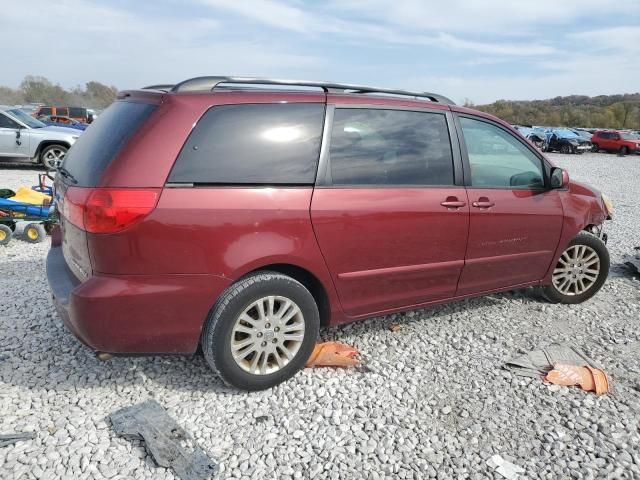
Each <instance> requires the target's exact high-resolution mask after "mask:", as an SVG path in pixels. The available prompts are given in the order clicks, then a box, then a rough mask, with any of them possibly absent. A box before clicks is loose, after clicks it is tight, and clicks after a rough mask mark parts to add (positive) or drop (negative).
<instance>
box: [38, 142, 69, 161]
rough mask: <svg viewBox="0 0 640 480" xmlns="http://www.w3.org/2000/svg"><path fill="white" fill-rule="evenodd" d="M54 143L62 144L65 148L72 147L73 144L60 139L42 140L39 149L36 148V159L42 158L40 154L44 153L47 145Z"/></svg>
mask: <svg viewBox="0 0 640 480" xmlns="http://www.w3.org/2000/svg"><path fill="white" fill-rule="evenodd" d="M52 145H60V146H62V147H64V148H71V145H70V144H68V143H67V142H63V141H60V140H44V141H42V142H40V145H38V149H37V150H36V154H35V158H36V159H38V160H39V159H40V154H41V153H42V150H44V149H45V148H47V147H50V146H52Z"/></svg>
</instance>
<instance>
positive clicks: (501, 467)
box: [487, 455, 525, 480]
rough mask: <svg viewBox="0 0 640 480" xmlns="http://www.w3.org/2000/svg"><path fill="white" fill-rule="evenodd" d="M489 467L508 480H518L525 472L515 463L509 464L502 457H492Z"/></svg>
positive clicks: (488, 462)
mask: <svg viewBox="0 0 640 480" xmlns="http://www.w3.org/2000/svg"><path fill="white" fill-rule="evenodd" d="M487 465H488V466H489V467H490V468H491V469H493V471H495V472H498V473H499V474H500V475H502V476H503V477H504V478H507V479H508V480H516V479H517V478H518V477H519V476H520V474H521V473H524V472H525V470H524V468H522V467H519V466H518V465H516V464H515V463H511V462H508V461H507V460H505V459H504V458H502V457H501V456H500V455H494V456H492V457H491V458H490V459H489V460H487Z"/></svg>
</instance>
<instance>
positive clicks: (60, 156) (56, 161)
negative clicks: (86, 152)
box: [43, 147, 67, 170]
mask: <svg viewBox="0 0 640 480" xmlns="http://www.w3.org/2000/svg"><path fill="white" fill-rule="evenodd" d="M66 154H67V150H66V149H64V148H59V147H53V148H50V149H48V150H47V151H46V152H45V154H44V156H43V161H44V164H45V166H46V167H47V168H48V169H50V170H55V169H57V168H60V165H62V161H63V160H64V157H65V155H66Z"/></svg>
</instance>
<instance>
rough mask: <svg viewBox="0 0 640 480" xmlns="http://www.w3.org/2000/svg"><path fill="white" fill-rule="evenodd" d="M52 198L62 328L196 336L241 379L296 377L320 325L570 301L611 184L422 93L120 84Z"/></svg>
mask: <svg viewBox="0 0 640 480" xmlns="http://www.w3.org/2000/svg"><path fill="white" fill-rule="evenodd" d="M283 86H284V88H283ZM311 87H315V89H316V90H317V91H314V90H313V88H311ZM285 88H286V89H285ZM55 196H56V200H57V205H58V209H59V213H60V228H59V229H58V230H57V231H55V232H54V235H53V241H52V247H51V251H50V252H49V255H48V258H47V275H48V279H49V284H50V288H51V290H52V292H53V297H54V301H55V304H56V307H57V309H58V312H59V314H60V315H61V317H62V319H63V320H64V322H65V324H66V325H67V326H68V327H69V329H70V330H71V331H72V332H73V333H74V334H75V335H76V336H77V337H78V338H79V339H80V340H81V341H82V342H84V343H85V344H86V345H88V346H89V347H90V348H91V349H93V350H94V351H96V352H99V353H100V354H102V357H108V356H109V355H110V354H160V353H176V354H192V353H194V352H196V350H197V349H198V346H201V347H202V350H203V352H204V355H205V358H206V360H207V362H208V363H209V365H211V367H212V368H213V369H214V370H215V371H216V372H218V374H219V375H220V377H221V378H222V379H223V380H224V381H225V382H227V383H228V384H230V385H233V386H235V387H238V388H241V389H246V390H258V389H264V388H268V387H271V386H274V385H276V384H278V383H280V382H282V381H284V380H286V379H287V378H289V377H291V376H292V375H294V374H295V373H296V372H297V371H298V370H299V369H300V368H302V367H303V365H304V364H305V362H306V360H307V359H308V357H309V355H310V354H311V352H312V349H313V347H314V344H315V343H316V341H317V339H318V329H319V328H320V327H321V326H325V325H336V324H341V323H345V322H351V321H354V320H359V319H363V318H367V317H372V316H376V315H384V314H388V313H391V312H398V311H403V310H410V309H416V308H422V307H425V306H428V305H434V304H438V303H443V302H450V301H454V300H460V299H463V298H468V297H472V296H477V295H484V294H488V293H493V292H499V291H503V290H509V289H514V288H521V287H527V286H539V287H540V288H541V290H542V291H543V293H544V295H545V296H546V298H547V299H548V300H550V301H552V302H563V303H579V302H582V301H584V300H586V299H588V298H590V297H591V296H592V295H594V294H595V293H596V292H597V291H598V290H599V289H600V287H601V286H602V284H603V283H604V281H605V279H606V277H607V274H608V270H609V255H608V252H607V248H606V246H605V241H606V235H605V234H604V233H603V228H602V226H603V222H604V221H605V220H606V219H608V218H610V217H611V215H612V205H611V203H610V201H609V200H608V199H607V198H606V197H605V196H604V195H601V194H600V193H599V192H597V191H595V190H594V189H592V188H590V187H588V186H586V185H582V184H580V183H577V182H573V181H569V178H568V175H567V173H566V172H565V171H563V170H562V169H560V168H557V167H554V166H553V165H552V164H551V162H550V161H549V160H548V159H547V158H545V157H544V156H543V155H542V154H541V153H540V152H539V151H538V150H537V149H536V148H535V147H533V145H531V144H529V143H528V142H527V141H526V140H525V139H524V138H522V136H520V135H519V134H518V133H517V132H516V131H515V130H514V129H512V128H511V127H510V126H509V125H508V124H507V123H505V122H503V121H501V120H499V119H497V118H495V117H492V116H491V115H487V114H485V113H482V112H478V111H475V110H471V109H468V108H463V107H458V106H456V105H455V104H454V103H453V102H451V101H449V100H448V99H446V98H445V97H442V96H440V95H436V94H430V93H416V92H407V91H402V90H387V89H376V88H372V87H364V86H356V85H344V84H332V83H320V82H286V81H277V80H268V79H253V78H237V77H200V78H195V79H190V80H186V81H183V82H181V83H179V84H176V85H156V86H153V87H148V88H146V89H142V90H136V91H126V92H121V93H120V94H119V96H118V100H117V101H116V102H115V103H114V104H113V105H111V106H110V107H109V108H108V109H107V110H105V112H104V113H103V114H102V115H101V116H100V117H99V118H98V119H97V120H96V122H95V123H94V125H93V126H92V127H91V128H90V129H88V130H87V131H86V132H85V133H84V134H83V135H82V136H81V137H80V138H79V139H78V141H77V143H76V144H75V145H74V147H73V148H72V149H71V150H70V151H69V153H68V155H67V156H66V158H65V161H64V164H63V166H62V168H61V169H60V170H59V173H58V175H57V178H56V182H55Z"/></svg>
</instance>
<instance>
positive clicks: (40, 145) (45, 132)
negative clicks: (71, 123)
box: [0, 105, 81, 170]
mask: <svg viewBox="0 0 640 480" xmlns="http://www.w3.org/2000/svg"><path fill="white" fill-rule="evenodd" d="M80 133H81V131H80V130H76V129H73V128H66V127H53V126H47V125H45V124H44V123H42V122H41V121H40V120H36V119H35V118H33V117H32V116H30V115H29V114H27V113H25V112H24V111H22V110H21V109H19V108H16V107H4V106H2V105H0V159H2V160H5V159H12V160H14V159H15V160H23V161H24V160H26V161H29V162H33V163H41V164H42V165H44V166H45V167H46V168H47V169H48V170H54V169H56V168H58V167H59V166H60V165H61V164H62V160H63V158H64V156H65V155H66V154H67V150H69V148H70V147H71V145H73V144H74V143H75V141H76V140H77V139H78V136H79V135H80Z"/></svg>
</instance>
